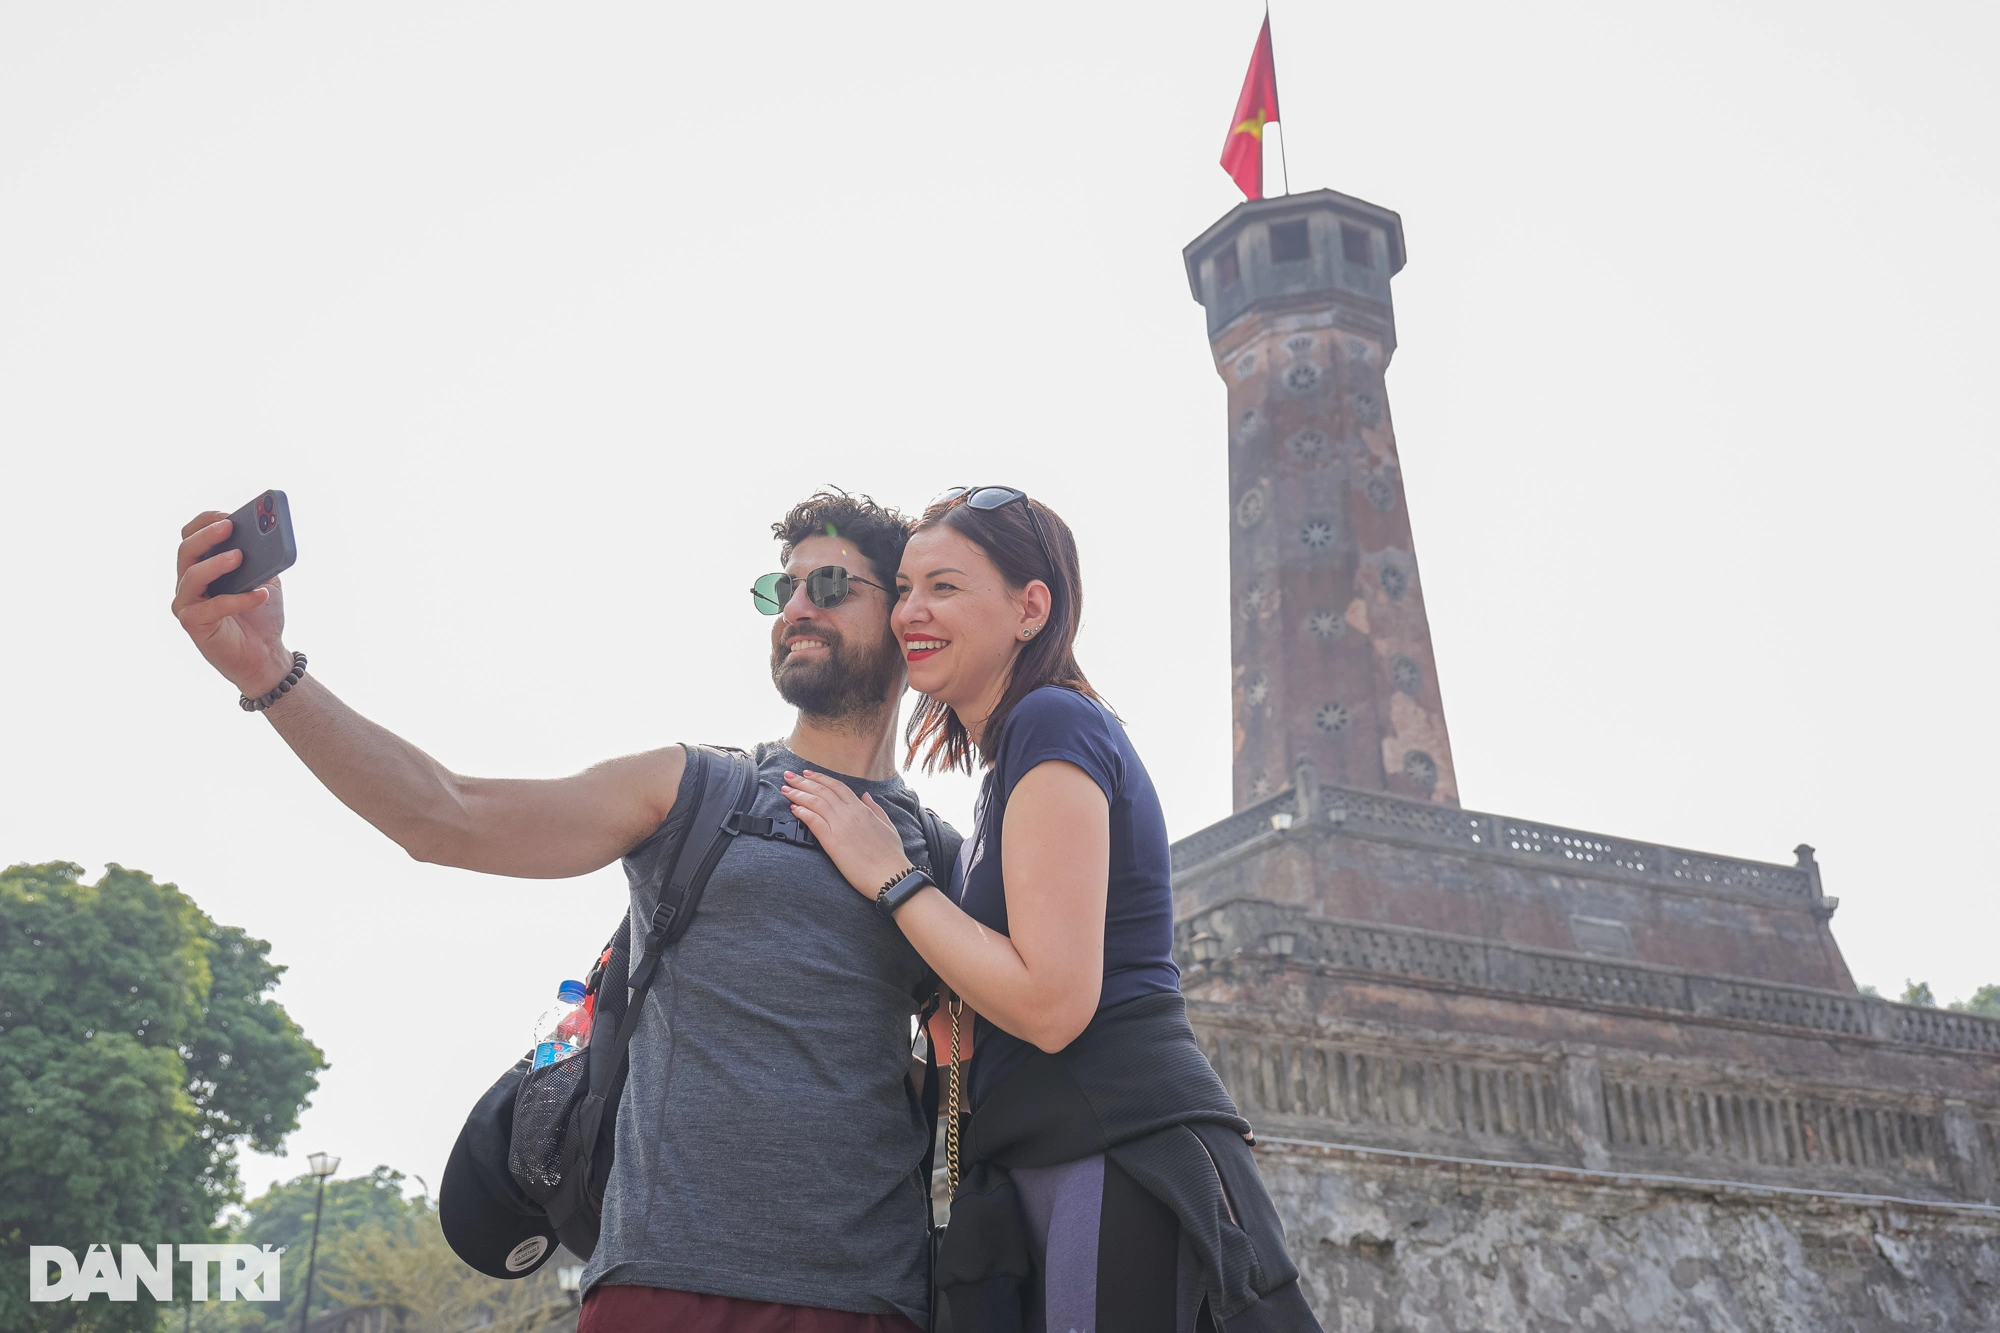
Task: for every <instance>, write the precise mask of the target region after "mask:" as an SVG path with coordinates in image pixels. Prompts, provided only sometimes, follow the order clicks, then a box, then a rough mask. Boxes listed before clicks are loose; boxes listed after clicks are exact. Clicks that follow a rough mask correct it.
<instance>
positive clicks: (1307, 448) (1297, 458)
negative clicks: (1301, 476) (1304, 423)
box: [1285, 427, 1333, 467]
mask: <svg viewBox="0 0 2000 1333" xmlns="http://www.w3.org/2000/svg"><path fill="white" fill-rule="evenodd" d="M1285 452H1286V453H1287V454H1290V455H1291V457H1292V461H1293V462H1294V463H1297V464H1298V465H1299V466H1300V467H1319V466H1321V465H1322V464H1324V463H1328V462H1331V461H1332V459H1333V445H1332V444H1331V443H1330V442H1329V441H1328V440H1327V438H1326V432H1325V431H1319V430H1313V429H1312V428H1310V427H1308V428H1307V429H1305V430H1302V431H1300V432H1298V433H1297V434H1296V435H1294V436H1292V438H1290V439H1289V440H1286V441H1285Z"/></svg>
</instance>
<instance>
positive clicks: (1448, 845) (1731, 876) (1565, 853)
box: [1173, 786, 1834, 907]
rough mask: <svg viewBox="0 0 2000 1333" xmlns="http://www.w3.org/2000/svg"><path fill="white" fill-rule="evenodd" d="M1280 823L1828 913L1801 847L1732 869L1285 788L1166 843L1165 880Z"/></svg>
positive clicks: (1640, 846)
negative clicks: (1791, 855)
mask: <svg viewBox="0 0 2000 1333" xmlns="http://www.w3.org/2000/svg"><path fill="white" fill-rule="evenodd" d="M1302 804H1303V806H1304V807H1305V808H1303V809H1302V808H1301V806H1302ZM1281 824H1282V825H1285V826H1287V827H1292V826H1296V825H1298V824H1311V825H1315V826H1317V825H1333V826H1336V827H1337V828H1338V829H1339V831H1340V832H1341V833H1342V834H1344V835H1346V836H1348V837H1361V838H1377V839H1381V840H1383V841H1388V842H1399V843H1405V844H1410V845H1414V846H1419V847H1431V848H1437V849H1440V850H1447V851H1456V852H1460V853H1464V854H1467V855H1472V856H1483V857H1494V858H1498V859H1502V860H1507V861H1513V862H1516V863H1526V864H1531V865H1534V866H1536V867H1537V868H1540V869H1549V870H1555V871H1557V872H1559V873H1567V874H1572V875H1581V876H1590V877H1605V878H1611V879H1630V878H1635V877H1636V878H1638V879H1641V880H1644V881H1646V882H1648V883H1652V884H1657V885H1660V886H1661V887H1665V888H1680V889H1692V890H1696V891H1699V892H1715V891H1721V892H1725V893H1742V894H1754V895H1758V896H1766V897H1770V896H1775V897H1778V898H1782V899H1786V900H1790V901H1793V902H1799V903H1812V904H1820V903H1824V904H1827V905H1828V906H1829V907H1830V905H1831V904H1832V902H1833V901H1834V900H1833V899H1827V898H1823V897H1822V895H1821V893H1820V888H1819V874H1818V870H1817V867H1816V866H1815V865H1814V863H1813V860H1812V849H1811V848H1807V847H1801V848H1800V849H1799V864H1798V865H1796V866H1781V865H1772V864H1769V863H1767V862H1763V861H1739V860H1736V859H1735V858H1733V857H1727V856H1710V855H1708V854H1707V853H1705V852H1690V851H1686V850H1684V849H1682V848H1679V847H1666V846H1661V845H1658V844H1655V843H1647V842H1633V841H1631V840H1630V839H1627V838H1614V837H1611V836H1609V835H1608V834H1603V833H1585V832H1583V831H1581V830H1579V829H1567V828H1559V827H1557V826H1555V825H1553V824H1537V823H1533V822H1531V821H1529V820H1525V819H1510V818H1508V817H1506V816H1504V815H1489V814H1483V813H1481V812H1479V811H1477V810H1455V809H1453V808H1451V807H1449V806H1443V805H1431V804H1428V803H1427V802H1424V801H1408V800H1404V799H1402V798H1401V797H1397V796H1388V795H1385V794H1383V793H1381V792H1367V791H1357V790H1355V789H1353V788H1350V787H1331V786H1317V788H1316V791H1315V792H1314V793H1313V798H1312V799H1309V800H1307V801H1305V802H1303V803H1302V802H1301V801H1300V800H1299V798H1298V795H1297V792H1296V790H1295V789H1290V788H1288V789H1287V790H1285V791H1282V792H1280V793H1278V794H1277V795H1276V796H1273V797H1271V798H1270V799H1269V800H1266V801H1263V802H1260V803H1259V804H1257V805H1253V806H1250V807H1248V808H1247V809H1244V810H1239V811H1237V812H1236V813H1235V814H1233V815H1231V816H1229V817H1228V818H1227V819H1224V820H1222V821H1220V822H1218V823H1215V824H1211V825H1209V826H1208V827H1207V828H1204V829H1199V830H1197V831H1196V832H1194V833H1191V834H1189V835H1188V836H1187V837H1185V838H1182V839H1181V840H1180V841H1179V842H1177V843H1175V844H1174V847H1173V858H1174V873H1175V874H1176V875H1180V874H1182V873H1184V872H1189V871H1193V870H1195V869H1196V868H1197V867H1200V866H1202V865H1204V864H1206V863H1208V862H1212V861H1214V860H1216V859H1217V858H1218V857H1222V856H1226V855H1228V854H1229V853H1231V852H1233V851H1236V850H1238V849H1239V848H1241V849H1247V848H1248V847H1249V845H1250V844H1252V843H1255V842H1260V841H1262V840H1265V839H1270V838H1275V837H1276V836H1278V832H1277V828H1278V825H1281Z"/></svg>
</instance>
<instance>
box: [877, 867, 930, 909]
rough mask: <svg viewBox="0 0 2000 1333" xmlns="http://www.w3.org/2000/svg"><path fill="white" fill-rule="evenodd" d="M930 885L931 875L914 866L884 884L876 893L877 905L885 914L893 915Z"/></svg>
mask: <svg viewBox="0 0 2000 1333" xmlns="http://www.w3.org/2000/svg"><path fill="white" fill-rule="evenodd" d="M930 887H931V877H930V876H929V875H927V874H925V873H924V872H923V871H921V870H918V869H916V868H915V867H914V866H913V867H911V868H910V869H908V870H905V871H904V872H903V873H902V874H901V875H900V876H899V877H897V878H895V879H892V880H890V881H889V882H888V883H887V884H884V885H883V886H882V891H881V892H880V893H878V894H876V895H875V906H876V907H877V908H879V909H880V910H881V913H882V915H883V916H888V917H893V916H894V915H896V909H897V908H899V907H901V906H902V905H903V904H904V903H906V902H908V901H910V899H912V898H914V897H916V896H917V895H918V894H919V893H921V892H923V891H924V890H925V889H927V888H930Z"/></svg>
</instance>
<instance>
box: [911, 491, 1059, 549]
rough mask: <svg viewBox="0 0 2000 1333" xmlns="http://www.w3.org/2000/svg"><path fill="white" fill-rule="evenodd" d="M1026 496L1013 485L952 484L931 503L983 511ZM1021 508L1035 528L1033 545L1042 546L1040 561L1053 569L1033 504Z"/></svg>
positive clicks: (1030, 524)
mask: <svg viewBox="0 0 2000 1333" xmlns="http://www.w3.org/2000/svg"><path fill="white" fill-rule="evenodd" d="M1027 498H1028V493H1027V492H1026V491H1024V490H1021V489H1020V488H1018V487H1015V486H954V487H952V488H951V489H950V490H948V491H945V492H943V493H942V494H940V495H939V496H938V498H937V499H935V500H933V501H931V503H932V504H933V505H954V504H962V505H964V506H965V507H966V508H967V509H978V510H981V511H985V510H992V509H999V508H1002V507H1004V506H1006V505H1010V504H1013V503H1014V501H1016V500H1022V501H1025V500H1026V499H1027ZM1023 508H1025V509H1026V510H1027V511H1028V525H1029V526H1030V527H1032V528H1033V529H1034V530H1035V545H1037V546H1039V547H1041V548H1042V561H1043V563H1044V564H1046V565H1047V566H1048V567H1049V568H1050V569H1051V570H1053V569H1054V568H1055V567H1056V560H1055V557H1054V556H1053V555H1051V554H1049V539H1048V538H1047V537H1046V536H1045V535H1043V533H1042V520H1041V519H1040V518H1039V517H1038V516H1037V515H1036V514H1035V507H1034V506H1033V505H1031V504H1026V505H1023Z"/></svg>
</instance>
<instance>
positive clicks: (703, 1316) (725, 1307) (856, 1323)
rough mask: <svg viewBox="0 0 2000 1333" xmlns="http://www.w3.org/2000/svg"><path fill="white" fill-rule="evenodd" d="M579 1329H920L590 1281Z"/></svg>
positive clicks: (901, 1332) (892, 1332) (900, 1332)
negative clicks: (611, 1285)
mask: <svg viewBox="0 0 2000 1333" xmlns="http://www.w3.org/2000/svg"><path fill="white" fill-rule="evenodd" d="M576 1330H577V1333H922V1330H920V1329H919V1328H918V1327H917V1326H916V1325H915V1324H913V1323H911V1322H910V1321H909V1320H907V1319H905V1318H904V1317H903V1316H901V1315H899V1314H856V1313H854V1312H853V1311H852V1310H821V1309H818V1308H817V1307H814V1306H810V1305H780V1304H778V1303H777V1302H776V1301H744V1300H738V1299H737V1298H736V1297H734V1296H704V1295H702V1294H701V1293H699V1292H693V1291H669V1290H668V1289H667V1288H665V1287H608V1286H604V1285H602V1284H599V1285H598V1286H595V1287H592V1288H591V1289H590V1294H589V1295H588V1296H586V1297H584V1298H583V1315H582V1317H581V1318H579V1319H578V1320H577V1325H576Z"/></svg>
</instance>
